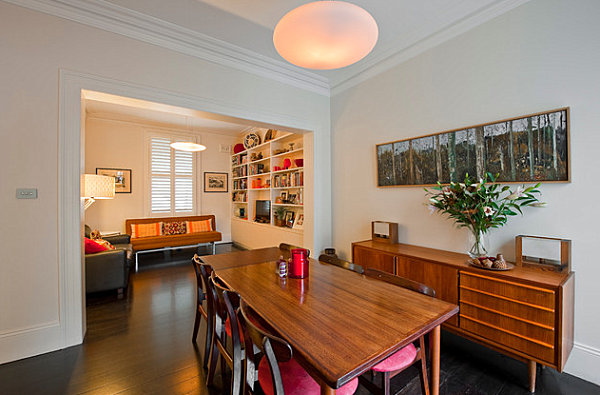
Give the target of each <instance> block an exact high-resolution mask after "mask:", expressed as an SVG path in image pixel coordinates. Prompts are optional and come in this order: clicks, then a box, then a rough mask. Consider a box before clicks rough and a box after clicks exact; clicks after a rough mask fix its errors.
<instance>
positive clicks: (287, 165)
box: [283, 158, 292, 169]
mask: <svg viewBox="0 0 600 395" xmlns="http://www.w3.org/2000/svg"><path fill="white" fill-rule="evenodd" d="M291 166H292V161H291V160H289V159H287V158H286V159H285V160H284V161H283V168H284V169H289V168H290V167H291Z"/></svg>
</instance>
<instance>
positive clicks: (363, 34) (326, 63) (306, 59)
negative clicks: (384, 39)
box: [273, 1, 379, 70]
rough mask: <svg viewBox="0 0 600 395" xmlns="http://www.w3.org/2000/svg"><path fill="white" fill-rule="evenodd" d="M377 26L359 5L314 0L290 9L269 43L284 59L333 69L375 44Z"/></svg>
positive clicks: (367, 52)
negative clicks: (271, 43)
mask: <svg viewBox="0 0 600 395" xmlns="http://www.w3.org/2000/svg"><path fill="white" fill-rule="evenodd" d="M378 36H379V29H378V28H377V23H376V22H375V19H373V17H372V16H371V14H369V13H368V12H367V11H365V10H364V9H362V8H361V7H359V6H357V5H355V4H351V3H346V2H344V1H316V2H313V3H308V4H304V5H302V6H300V7H298V8H295V9H293V10H292V11H290V12H288V13H287V14H285V15H284V16H283V18H281V20H280V21H279V23H278V24H277V26H275V31H274V32H273V44H275V49H276V50H277V52H279V54H280V55H281V56H282V57H283V58H284V59H285V60H287V61H288V62H290V63H292V64H295V65H296V66H300V67H304V68H308V69H319V70H328V69H337V68H341V67H345V66H348V65H351V64H353V63H356V62H358V61H359V60H361V59H362V58H364V57H365V56H367V54H369V52H371V50H372V49H373V47H374V46H375V43H376V42H377V37H378Z"/></svg>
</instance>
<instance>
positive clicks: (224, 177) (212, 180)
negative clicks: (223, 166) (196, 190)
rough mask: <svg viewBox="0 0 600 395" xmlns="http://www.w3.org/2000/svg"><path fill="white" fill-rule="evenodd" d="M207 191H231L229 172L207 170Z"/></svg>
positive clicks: (205, 180) (205, 178)
mask: <svg viewBox="0 0 600 395" xmlns="http://www.w3.org/2000/svg"><path fill="white" fill-rule="evenodd" d="M204 192H205V193H226V192H229V173H222V172H213V171H205V172H204Z"/></svg>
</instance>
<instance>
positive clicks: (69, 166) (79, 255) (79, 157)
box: [58, 69, 331, 348]
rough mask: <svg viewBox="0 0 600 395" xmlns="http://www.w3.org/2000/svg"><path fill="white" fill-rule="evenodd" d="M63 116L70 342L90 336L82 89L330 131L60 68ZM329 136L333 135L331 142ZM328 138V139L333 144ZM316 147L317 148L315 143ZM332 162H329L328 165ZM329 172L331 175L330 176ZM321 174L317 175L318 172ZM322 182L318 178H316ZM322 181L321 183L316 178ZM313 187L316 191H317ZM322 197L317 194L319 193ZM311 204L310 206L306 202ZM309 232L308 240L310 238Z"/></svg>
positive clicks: (62, 262)
mask: <svg viewBox="0 0 600 395" xmlns="http://www.w3.org/2000/svg"><path fill="white" fill-rule="evenodd" d="M59 80H60V82H59V86H60V92H59V121H58V136H59V139H58V144H59V146H58V250H59V256H58V259H59V261H58V265H59V298H60V301H59V302H60V304H59V305H60V326H61V329H62V345H63V348H64V347H69V346H73V345H76V344H81V343H82V342H83V337H84V335H85V287H84V284H85V283H84V281H85V279H84V276H85V273H84V271H83V270H82V268H83V258H84V257H83V252H82V237H81V236H82V232H83V229H82V228H83V214H84V213H83V208H82V203H81V199H80V197H79V196H80V177H81V174H82V173H83V172H84V169H85V164H84V155H83V153H84V148H85V146H84V142H85V140H84V138H85V136H82V127H81V125H82V121H83V115H82V90H91V91H99V92H104V93H109V94H113V95H119V96H125V97H131V98H136V99H141V100H148V101H152V102H158V103H164V104H169V105H173V106H178V107H185V108H191V109H196V110H200V111H206V112H211V113H216V114H221V115H224V116H230V117H235V118H241V119H246V120H250V121H254V122H257V123H265V124H272V125H280V126H282V127H284V128H285V127H288V128H295V129H300V130H306V131H312V133H311V134H312V135H313V144H314V145H316V144H318V143H317V140H320V138H317V136H318V135H319V134H324V135H325V136H328V134H325V133H324V132H326V131H324V130H319V128H318V127H317V125H315V124H313V123H312V122H310V121H308V120H305V119H300V118H295V117H293V116H288V115H284V114H275V113H269V112H265V111H257V110H256V109H254V108H250V107H242V106H240V105H238V104H233V103H228V102H224V101H221V100H215V99H211V98H205V97H198V96H190V95H186V94H181V93H177V92H169V91H164V90H160V89H157V88H153V87H149V86H143V85H138V84H133V83H129V82H123V81H118V80H114V79H109V78H104V77H98V76H95V75H91V74H84V73H79V72H74V71H69V70H63V69H61V70H60V76H59ZM328 140H329V137H327V141H328ZM327 141H322V142H321V144H322V145H323V146H326V147H328V146H329V144H327ZM315 148H316V147H315ZM325 167H326V166H325ZM324 176H325V177H329V176H327V175H324ZM315 177H317V174H316V173H315ZM315 181H316V180H315ZM314 184H317V182H314V183H313V185H314ZM316 189H317V188H313V195H316V194H315V190H316ZM315 197H316V196H315ZM322 200H323V199H314V205H313V207H312V209H313V210H312V212H313V216H314V215H315V214H317V213H319V212H325V213H326V212H331V201H322ZM306 209H309V207H306ZM311 222H313V224H314V225H313V228H314V229H312V230H313V231H312V232H306V231H305V244H306V246H307V247H309V246H310V247H311V248H315V247H316V246H315V243H314V240H319V239H321V240H322V242H324V243H326V242H327V241H328V240H329V241H330V239H331V232H330V231H329V232H328V229H327V228H329V230H330V229H331V221H329V227H327V226H325V229H323V227H322V226H321V227H319V226H317V221H311ZM307 236H308V239H307Z"/></svg>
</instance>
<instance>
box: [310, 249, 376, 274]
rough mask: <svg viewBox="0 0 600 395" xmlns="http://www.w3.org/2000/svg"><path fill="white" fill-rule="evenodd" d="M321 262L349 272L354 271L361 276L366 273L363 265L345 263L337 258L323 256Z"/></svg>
mask: <svg viewBox="0 0 600 395" xmlns="http://www.w3.org/2000/svg"><path fill="white" fill-rule="evenodd" d="M319 261H321V262H325V263H329V264H330V265H335V266H339V267H341V268H344V269H347V270H352V271H353V272H356V273H360V274H363V273H364V272H365V269H363V267H362V266H361V265H357V264H355V263H352V262H348V261H345V260H343V259H340V258H338V257H336V256H331V255H325V254H321V256H319Z"/></svg>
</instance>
